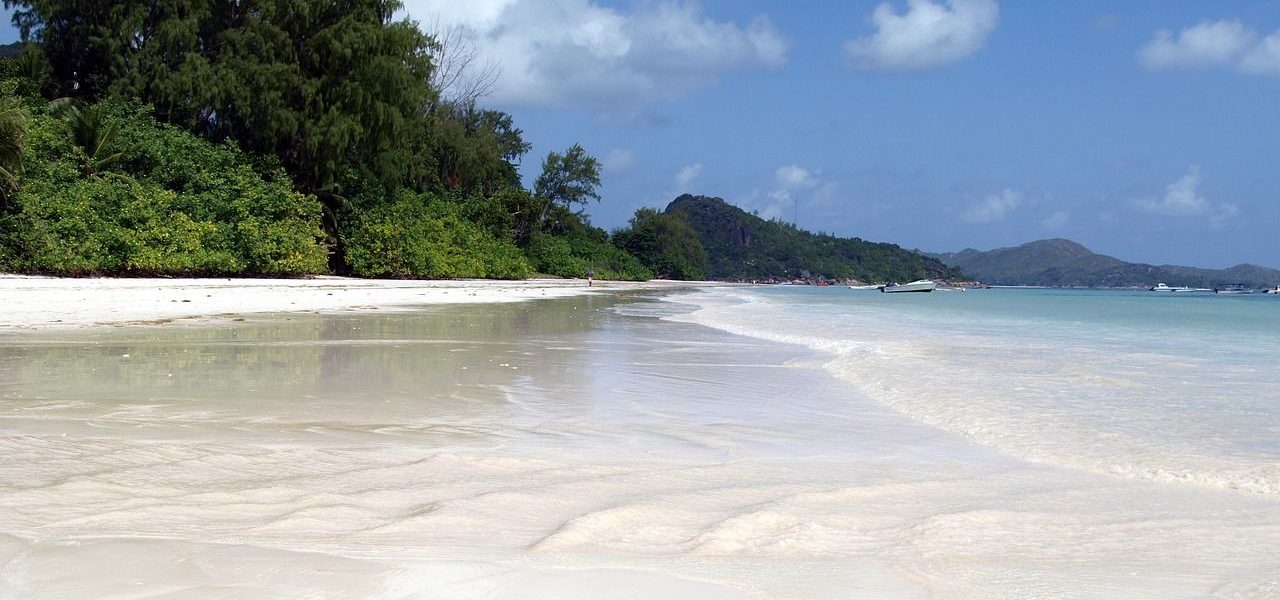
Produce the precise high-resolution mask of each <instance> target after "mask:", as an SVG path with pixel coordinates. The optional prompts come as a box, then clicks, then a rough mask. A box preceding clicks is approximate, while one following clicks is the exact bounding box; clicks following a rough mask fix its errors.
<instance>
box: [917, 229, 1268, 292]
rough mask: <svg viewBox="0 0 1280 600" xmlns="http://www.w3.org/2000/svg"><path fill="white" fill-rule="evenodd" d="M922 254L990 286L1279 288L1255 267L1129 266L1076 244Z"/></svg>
mask: <svg viewBox="0 0 1280 600" xmlns="http://www.w3.org/2000/svg"><path fill="white" fill-rule="evenodd" d="M925 254H926V255H927V256H931V257H933V258H936V259H938V260H940V261H942V262H943V263H946V264H947V266H950V267H953V268H956V269H959V270H961V271H964V272H965V273H966V274H968V275H970V276H972V277H975V278H977V279H979V280H981V281H983V282H984V283H990V284H993V285H1034V286H1048V287H1109V288H1126V287H1150V286H1153V285H1155V284H1156V283H1157V282H1164V283H1167V284H1169V285H1173V286H1191V287H1213V286H1218V285H1228V284H1237V283H1239V284H1243V285H1245V286H1249V287H1256V288H1263V287H1271V286H1274V285H1276V284H1277V283H1280V271H1278V270H1276V269H1271V268H1267V267H1262V266H1258V265H1250V264H1240V265H1236V266H1234V267H1231V268H1229V269H1201V268H1196V267H1180V266H1175V265H1148V264H1143V263H1130V262H1125V261H1123V260H1120V259H1118V258H1113V257H1111V256H1106V255H1104V254H1097V253H1094V252H1092V251H1090V250H1089V249H1088V248H1086V247H1084V246H1082V245H1080V244H1078V243H1076V242H1073V241H1071V240H1066V239H1061V238H1054V239H1047V240H1038V241H1034V242H1028V243H1026V244H1023V245H1021V246H1016V247H1013V248H996V249H995V250H989V251H986V252H983V251H981V250H974V249H972V248H969V249H965V250H962V251H960V252H941V253H927V252H926V253H925Z"/></svg>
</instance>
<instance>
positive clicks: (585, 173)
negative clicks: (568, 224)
mask: <svg viewBox="0 0 1280 600" xmlns="http://www.w3.org/2000/svg"><path fill="white" fill-rule="evenodd" d="M599 187H600V161H598V160H596V158H595V157H594V156H591V155H589V154H587V151H586V150H583V149H582V146H580V145H578V144H574V145H572V146H570V147H569V149H568V150H566V151H565V153H564V154H559V153H556V152H551V153H548V154H547V158H546V159H544V160H543V161H542V174H541V175H539V176H538V180H537V181H536V182H534V185H533V194H534V195H535V196H537V197H539V198H542V199H543V201H545V202H546V204H545V205H544V206H543V208H542V213H541V214H539V215H538V225H542V223H543V222H544V221H545V220H546V218H547V214H548V213H549V212H550V210H551V207H553V206H555V205H557V204H558V205H560V206H562V207H564V208H569V209H572V208H573V207H574V205H578V204H580V205H582V206H586V204H587V201H588V200H591V199H595V200H599V199H600V193H599V192H597V191H596V189H597V188H599Z"/></svg>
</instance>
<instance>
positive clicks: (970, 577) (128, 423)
mask: <svg viewBox="0 0 1280 600" xmlns="http://www.w3.org/2000/svg"><path fill="white" fill-rule="evenodd" d="M0 281H2V282H3V290H4V291H3V298H4V301H5V304H6V305H8V306H15V307H18V310H14V311H12V312H10V313H9V314H6V316H5V317H4V319H5V321H4V326H3V328H2V329H0V599H3V600H10V599H13V600H18V599H23V600H26V599H30V598H38V599H73V598H74V599H79V598H110V599H121V600H123V599H165V600H168V599H177V598H182V599H184V600H185V599H189V598H197V599H212V598H246V597H252V598H269V599H281V600H283V599H294V598H319V599H334V600H338V599H348V598H367V599H378V600H381V599H388V600H390V599H428V598H431V599H434V598H442V599H450V600H454V599H504V600H505V599H510V598H518V599H537V600H542V599H548V600H549V599H557V600H562V599H569V600H573V599H582V600H587V599H591V600H599V599H605V600H623V599H627V600H630V599H642V598H689V599H699V600H701V599H735V600H736V599H754V600H766V599H767V600H773V599H777V600H793V599H802V600H803V599H814V600H819V599H821V600H826V599H841V598H877V599H880V598H886V599H925V598H930V599H938V598H942V599H956V600H979V599H981V600H988V599H993V598H996V599H1009V600H1014V599H1024V598H1081V599H1085V598H1089V599H1093V598H1126V599H1133V598H1144V599H1151V600H1156V599H1166V598H1209V597H1212V598H1240V599H1265V598H1273V597H1275V596H1274V594H1275V592H1276V590H1280V580H1276V579H1275V576H1274V573H1275V572H1276V571H1275V568H1276V567H1277V566H1278V563H1277V560H1276V556H1280V554H1277V552H1280V508H1278V505H1277V503H1276V502H1275V499H1274V498H1273V497H1271V496H1268V495H1264V494H1255V493H1242V492H1240V491H1236V490H1224V489H1221V488H1217V487H1213V486H1203V485H1184V484H1183V483H1180V482H1175V483H1167V482H1162V481H1155V480H1147V479H1141V478H1126V477H1117V476H1115V475H1114V474H1108V473H1105V472H1101V473H1100V472H1089V471H1087V470H1083V469H1078V468H1063V467H1060V466H1056V465H1054V464H1049V463H1048V462H1046V461H1028V460H1024V459H1021V458H1018V457H1016V456H1014V455H1012V454H1010V453H1007V452H1001V451H997V450H995V449H992V448H990V447H987V446H985V445H983V444H978V443H974V441H973V439H972V436H970V435H967V434H965V433H964V432H954V431H948V430H947V428H946V427H945V426H935V425H931V424H928V423H924V422H922V421H923V420H921V419H911V418H907V417H906V416H904V414H903V412H901V411H900V410H894V409H892V408H890V407H889V406H887V405H886V404H885V403H884V402H881V401H877V400H875V399H873V398H871V397H869V396H868V395H866V394H863V393H861V392H860V391H859V390H858V389H857V388H856V387H854V386H853V385H851V382H850V381H847V380H840V379H838V378H836V377H834V376H832V374H831V372H829V371H828V370H827V369H826V368H827V367H830V366H831V365H832V364H833V363H832V361H831V357H830V356H828V355H826V354H823V353H819V352H814V351H812V350H811V349H809V348H805V347H803V346H802V345H799V344H796V343H778V342H774V341H770V340H767V339H762V338H760V337H751V336H747V335H738V334H735V333H731V332H726V331H723V330H721V329H717V328H715V327H710V326H707V325H706V324H699V323H697V322H695V321H698V320H703V321H705V322H706V323H708V324H709V323H716V322H727V321H725V320H726V319H737V321H736V322H737V323H739V326H738V327H741V328H742V329H744V330H746V329H749V328H750V326H751V325H752V324H764V325H769V324H773V325H774V326H781V327H782V329H781V331H785V332H798V335H801V336H802V337H801V338H798V339H806V338H809V339H822V338H829V337H831V336H830V335H829V334H824V333H823V330H822V328H823V327H824V326H825V325H824V322H822V321H821V320H820V319H812V318H808V319H803V320H794V321H787V320H786V319H787V318H792V319H798V317H795V316H792V317H784V316H779V315H780V313H777V312H771V311H776V310H777V309H778V308H786V309H788V310H790V309H792V308H793V306H792V305H776V304H774V301H773V299H774V298H776V297H777V294H774V295H772V296H769V295H768V294H765V295H761V292H759V291H757V290H753V289H749V288H710V289H707V290H705V291H702V292H697V293H696V294H686V293H683V292H678V291H673V289H674V288H683V287H684V285H683V284H675V283H663V282H658V283H651V284H627V285H622V284H612V283H605V284H604V285H600V286H599V287H592V288H590V289H588V288H586V287H585V285H584V282H574V281H547V282H543V281H532V282H426V283H422V282H361V281H349V280H306V281H273V282H265V281H225V280H219V281H187V280H181V281H155V280H109V281H96V280H56V279H41V278H4V279H0ZM773 291H774V292H783V293H793V294H799V293H802V292H812V294H814V298H816V299H818V300H820V301H821V302H823V303H827V304H819V306H827V305H835V306H843V305H844V304H831V303H830V300H829V299H830V298H834V297H836V296H822V295H820V294H822V293H823V292H822V291H821V290H816V289H815V290H773ZM748 292H749V293H748ZM841 293H843V294H851V293H855V292H851V291H848V290H844V291H842V292H841ZM330 294H332V295H330ZM735 296H742V297H743V298H747V299H748V300H749V302H750V304H749V306H750V307H751V308H750V309H747V308H744V307H745V306H748V305H744V304H742V301H743V298H735ZM956 296H959V295H956ZM974 296H975V297H976V296H977V295H976V294H975V295H974ZM838 297H839V298H841V299H845V300H847V297H846V296H838ZM22 298H25V300H24V299H22ZM517 298H519V299H525V300H528V301H525V302H509V301H508V300H513V299H517ZM873 298H874V299H876V300H880V299H881V295H880V294H875V295H874V296H873ZM182 300H191V302H182ZM795 306H800V305H795ZM895 306H896V305H895ZM864 310H865V309H864ZM791 312H792V313H794V312H795V311H794V310H791ZM40 315H44V317H41V316H40ZM168 319H176V320H174V321H168ZM806 323H807V324H808V325H807V326H809V327H811V329H809V330H807V331H806V330H804V327H805V326H806ZM884 326H885V327H895V326H897V325H896V324H894V323H892V322H890V321H886V324H885V325H884ZM861 331H865V329H863V330H861ZM886 331H887V330H886ZM863 335H865V334H863ZM844 339H846V340H847V341H848V342H849V343H856V344H862V343H864V342H863V341H862V340H860V339H859V338H857V337H856V336H848V335H847V336H846V338H844ZM858 347H863V346H858ZM866 347H867V348H869V349H870V350H871V351H872V352H874V353H876V354H877V355H878V356H880V358H879V359H872V358H870V357H868V356H864V355H858V354H850V355H846V356H844V358H843V359H841V360H854V359H857V360H859V361H860V362H866V363H867V364H870V365H876V364H882V365H884V366H883V367H875V369H876V370H880V371H886V372H887V371H891V370H892V369H893V368H895V367H894V365H896V364H901V365H906V366H909V365H910V364H911V361H913V360H920V359H922V358H924V355H919V354H897V355H895V354H893V352H895V349H894V347H893V346H892V345H891V344H879V345H874V346H866ZM859 356H862V358H858V357H859ZM895 356H896V358H895ZM882 359H883V360H889V359H891V361H890V362H884V363H875V362H868V361H873V360H882ZM836 362H839V361H836ZM860 377H863V378H866V379H868V380H871V379H873V378H874V373H868V374H864V375H861V376H860ZM895 379H901V378H895ZM917 397H919V398H926V397H925V396H910V398H917ZM944 425H945V424H944Z"/></svg>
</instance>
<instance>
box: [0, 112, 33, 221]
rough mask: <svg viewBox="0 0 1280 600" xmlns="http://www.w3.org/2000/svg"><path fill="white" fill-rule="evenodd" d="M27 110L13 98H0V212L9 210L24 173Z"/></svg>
mask: <svg viewBox="0 0 1280 600" xmlns="http://www.w3.org/2000/svg"><path fill="white" fill-rule="evenodd" d="M26 136H27V111H26V110H25V109H24V108H23V107H22V106H20V105H19V104H18V103H17V102H16V101H14V100H13V99H11V98H5V99H3V100H0V214H3V213H4V212H7V211H8V210H9V206H10V203H11V198H12V196H13V194H14V193H16V192H17V191H18V177H19V176H21V175H22V149H23V144H24V141H25V139H26Z"/></svg>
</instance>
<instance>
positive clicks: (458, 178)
mask: <svg viewBox="0 0 1280 600" xmlns="http://www.w3.org/2000/svg"><path fill="white" fill-rule="evenodd" d="M433 125H434V127H432V138H431V139H430V152H431V157H432V162H433V163H434V164H435V165H436V167H437V168H438V172H437V173H436V176H435V179H434V180H433V181H431V182H430V183H432V184H434V186H436V187H438V188H443V189H445V190H449V191H451V192H454V193H458V194H462V195H468V194H480V195H492V194H495V193H498V192H499V191H501V190H504V189H509V188H519V187H520V173H519V172H518V171H517V169H516V167H515V162H516V161H518V160H520V157H522V156H524V154H525V153H527V152H528V151H529V147H530V146H529V144H528V142H525V141H524V132H522V131H520V130H519V129H517V128H516V127H515V125H514V124H513V122H512V120H511V115H509V114H507V113H504V112H500V111H496V110H482V109H478V108H476V106H475V105H474V104H467V105H465V106H454V105H451V104H444V105H441V106H440V107H438V108H437V110H436V111H435V113H434V114H433Z"/></svg>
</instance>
